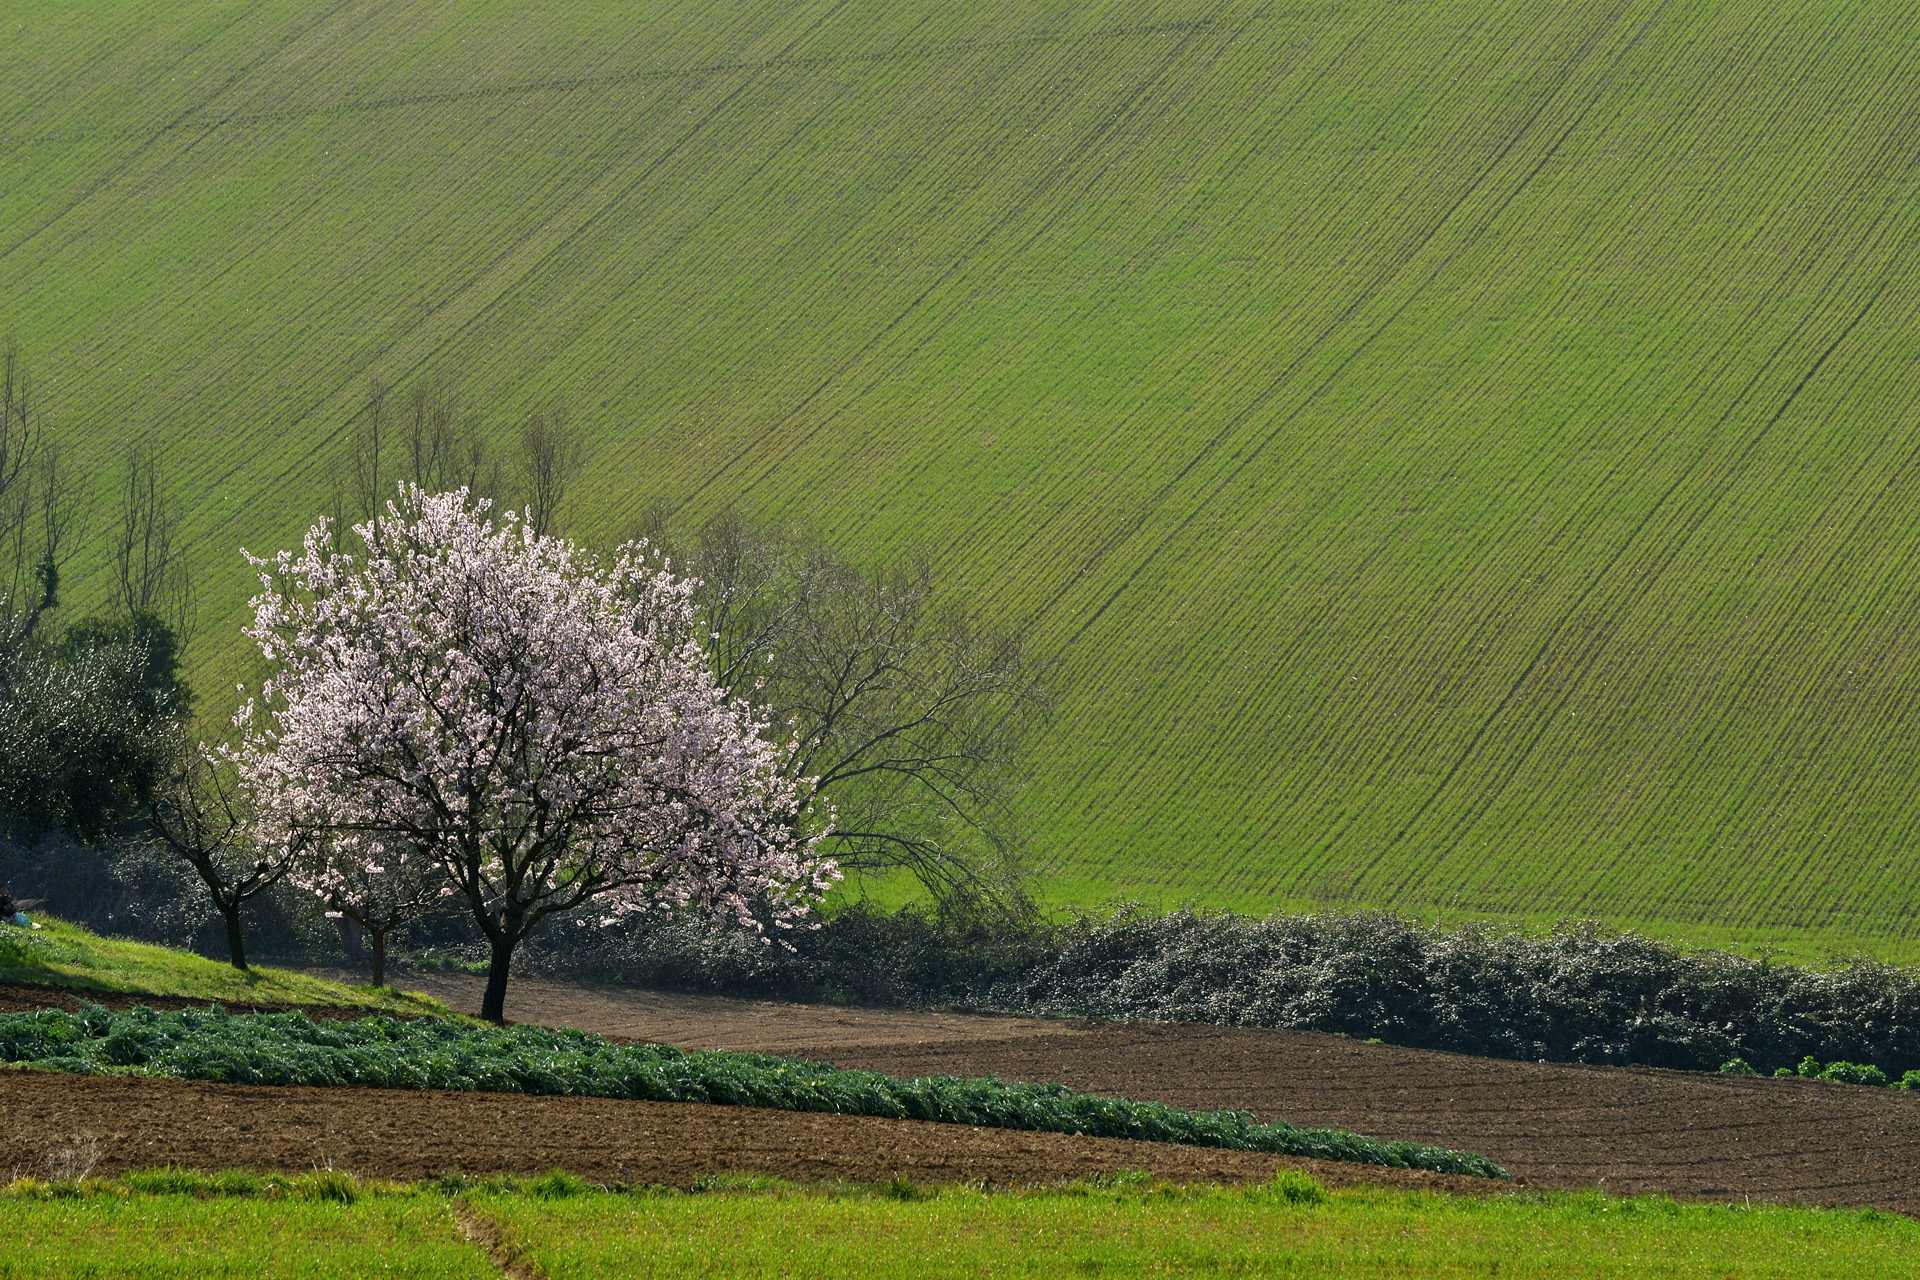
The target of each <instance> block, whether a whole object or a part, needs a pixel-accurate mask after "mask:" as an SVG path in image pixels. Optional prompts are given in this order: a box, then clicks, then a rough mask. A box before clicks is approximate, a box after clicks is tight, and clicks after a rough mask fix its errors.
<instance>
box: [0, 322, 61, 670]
mask: <svg viewBox="0 0 1920 1280" xmlns="http://www.w3.org/2000/svg"><path fill="white" fill-rule="evenodd" d="M0 366H3V367H0V665H4V663H5V662H6V661H9V660H11V659H13V658H15V657H17V656H19V654H20V653H21V652H22V650H24V649H25V647H26V646H27V645H28V643H29V642H30V641H31V640H32V638H33V634H34V631H35V628H36V627H37V625H38V624H39V621H40V618H41V615H42V614H44V613H45V612H46V611H47V610H49V609H52V608H54V607H55V606H56V605H57V604H58V603H59V599H60V567H61V565H62V563H63V562H64V561H65V559H66V556H67V554H68V551H69V547H70V545H71V542H72V540H73V538H74V537H75V536H76V534H77V528H78V511H79V494H78V491H77V489H76V487H75V486H74V484H73V483H72V480H71V477H70V476H69V475H68V473H67V471H66V469H65V468H64V467H63V466H62V465H61V458H60V452H59V449H58V448H57V447H56V445H55V444H54V442H53V440H52V439H51V437H50V436H49V435H48V433H47V431H46V428H45V426H44V424H43V423H42V421H41V418H40V414H39V410H38V406H37V404H36V402H35V399H34V396H33V389H32V385H31V382H30V380H29V378H28V377H27V372H26V368H25V366H24V364H23V363H22V361H21V358H20V348H19V345H18V344H17V343H14V342H12V341H9V342H8V343H7V344H6V346H5V348H4V354H3V356H0ZM3 679H4V675H3V674H0V680H3Z"/></svg>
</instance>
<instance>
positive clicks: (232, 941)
mask: <svg viewBox="0 0 1920 1280" xmlns="http://www.w3.org/2000/svg"><path fill="white" fill-rule="evenodd" d="M220 914H221V915H223V916H225V917H226V918H227V963H228V964H231V965H232V966H233V967H234V968H236V969H238V970H239V971H240V972H242V973H245V972H246V971H247V944H246V941H245V939H243V938H242V937H241V936H240V904H239V903H238V902H235V903H233V904H231V905H227V904H222V905H221V907H220Z"/></svg>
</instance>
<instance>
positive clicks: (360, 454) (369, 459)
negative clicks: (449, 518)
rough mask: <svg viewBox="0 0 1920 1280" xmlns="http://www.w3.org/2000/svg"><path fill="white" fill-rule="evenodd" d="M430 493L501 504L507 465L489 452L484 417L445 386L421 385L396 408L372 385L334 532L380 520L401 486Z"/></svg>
mask: <svg viewBox="0 0 1920 1280" xmlns="http://www.w3.org/2000/svg"><path fill="white" fill-rule="evenodd" d="M406 483H412V484H414V485H416V486H418V487H419V488H421V489H424V490H426V491H427V492H429V493H448V492H451V491H453V490H455V489H465V490H467V491H468V492H469V493H470V494H472V495H474V496H475V497H485V498H497V497H498V496H499V494H500V492H501V491H502V489H504V488H505V483H504V474H503V467H502V465H501V460H500V458H499V457H498V456H496V454H495V453H494V451H493V450H491V449H489V448H488V446H487V437H486V432H485V430H484V428H483V424H482V421H481V418H480V415H479V414H478V413H477V412H475V411H474V410H473V409H472V408H471V407H470V406H468V405H467V404H466V403H465V402H464V401H462V400H461V399H460V397H459V396H458V395H457V394H456V393H454V392H453V391H452V390H451V389H450V388H449V387H448V386H447V384H446V383H444V382H437V381H430V380H425V379H423V380H422V381H420V382H418V383H416V384H415V385H414V387H413V389H412V390H411V391H410V392H408V393H407V395H406V396H405V398H404V402H398V401H397V398H396V396H395V394H394V391H393V389H392V388H391V387H389V386H387V385H386V384H385V383H382V382H377V381H376V382H374V383H373V384H372V385H371V386H369V387H368V389H367V400H366V403H365V404H364V405H363V406H362V407H361V410H360V413H359V416H358V417H357V418H356V420H355V422H354V424H353V428H352V430H350V431H349V432H348V434H347V439H346V444H345V448H344V450H343V453H342V455H341V460H340V463H339V464H338V466H337V468H336V477H335V482H334V492H333V497H332V501H331V504H330V505H331V507H332V510H331V511H330V512H329V514H330V515H331V517H332V519H333V522H334V527H335V528H336V529H345V528H347V527H349V526H351V525H353V524H356V523H358V522H360V521H363V520H378V519H380V518H381V515H382V513H383V512H384V511H385V510H386V504H387V502H388V501H389V500H391V499H392V498H393V497H394V495H395V494H396V493H397V492H399V486H401V485H402V484H406Z"/></svg>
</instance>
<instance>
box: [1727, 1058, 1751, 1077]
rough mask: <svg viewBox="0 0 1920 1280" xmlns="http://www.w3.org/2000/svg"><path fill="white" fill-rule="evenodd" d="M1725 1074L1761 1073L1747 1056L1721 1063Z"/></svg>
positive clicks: (1749, 1074)
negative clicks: (1749, 1062) (1754, 1067)
mask: <svg viewBox="0 0 1920 1280" xmlns="http://www.w3.org/2000/svg"><path fill="white" fill-rule="evenodd" d="M1720 1074H1721V1075H1723V1076H1751V1075H1758V1074H1759V1073H1758V1072H1757V1071H1755V1070H1754V1069H1753V1067H1752V1066H1750V1065H1749V1064H1748V1062H1747V1060H1746V1059H1745V1058H1731V1059H1729V1060H1727V1061H1726V1062H1723V1063H1721V1064H1720Z"/></svg>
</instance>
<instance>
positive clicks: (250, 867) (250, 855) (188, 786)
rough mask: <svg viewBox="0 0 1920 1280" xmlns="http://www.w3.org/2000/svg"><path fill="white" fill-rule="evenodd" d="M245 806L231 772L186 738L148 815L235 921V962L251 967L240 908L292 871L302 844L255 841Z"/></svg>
mask: <svg viewBox="0 0 1920 1280" xmlns="http://www.w3.org/2000/svg"><path fill="white" fill-rule="evenodd" d="M243 804H244V802H243V800H242V798H241V795H240V791H239V789H238V788H237V787H236V786H235V785H234V780H233V779H232V778H231V777H229V776H228V774H227V772H226V770H225V769H224V768H223V767H222V766H221V765H219V764H217V763H216V762H215V761H214V760H213V758H212V757H210V756H209V755H208V754H207V752H205V751H204V750H202V749H201V748H200V747H199V746H198V745H197V744H189V743H185V742H183V743H182V744H181V745H180V749H179V751H178V753H177V755H176V757H175V762H174V766H173V768H172V769H171V770H170V771H169V773H168V775H167V777H166V779H165V781H164V782H163V783H162V784H161V785H160V786H158V787H156V788H155V789H154V792H153V795H152V798H151V799H150V800H149V801H148V803H147V805H146V806H145V814H146V819H147V825H148V827H150V828H151V829H152V831H153V833H154V835H156V836H157V837H159V839H160V841H161V843H162V844H164V845H165V847H166V848H168V849H170V850H172V851H173V853H174V854H176V855H177V856H179V857H180V858H182V859H184V860H185V861H186V863H187V865H188V866H190V867H192V868H193V869H194V871H195V872H196V873H197V874H198V875H199V877H200V881H201V883H202V884H204V885H206V888H207V892H208V894H209V895H211V897H212V898H213V905H214V909H215V910H217V911H218V912H219V913H220V915H221V917H222V918H223V919H224V920H225V921H226V924H227V960H228V962H229V963H231V964H232V965H233V967H234V968H236V969H239V970H241V971H243V972H244V971H245V970H246V967H247V946H246V937H245V934H244V931H243V929H242V925H241V920H240V909H241V908H242V907H244V906H245V905H246V904H247V903H248V902H249V901H251V900H252V899H254V898H257V897H259V896H260V895H261V894H263V893H265V892H266V891H267V890H268V889H271V888H272V887H273V886H274V885H275V884H276V883H278V882H279V881H280V880H281V879H282V878H283V877H284V876H285V875H286V874H287V871H288V870H289V868H290V867H291V866H292V864H293V860H294V858H295V857H297V856H298V855H299V853H300V852H301V847H300V846H298V845H293V846H286V847H280V848H275V849H262V848H260V847H258V846H256V845H254V844H253V843H252V842H251V841H249V840H248V838H247V835H246V817H247V815H246V813H245V811H244V809H243Z"/></svg>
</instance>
